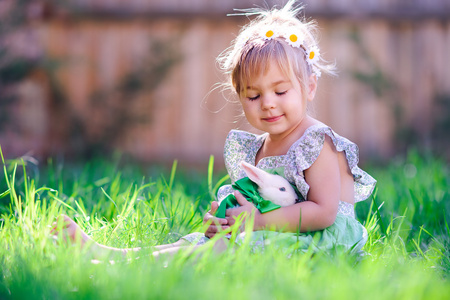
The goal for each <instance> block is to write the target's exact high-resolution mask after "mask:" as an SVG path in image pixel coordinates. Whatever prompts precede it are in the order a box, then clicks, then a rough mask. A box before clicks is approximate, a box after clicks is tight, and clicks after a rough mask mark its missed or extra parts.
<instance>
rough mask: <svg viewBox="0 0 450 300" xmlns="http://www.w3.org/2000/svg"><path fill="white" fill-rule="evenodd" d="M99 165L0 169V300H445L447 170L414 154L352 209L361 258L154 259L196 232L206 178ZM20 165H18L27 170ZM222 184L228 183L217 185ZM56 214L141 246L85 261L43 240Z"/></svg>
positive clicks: (274, 253) (15, 164)
mask: <svg viewBox="0 0 450 300" xmlns="http://www.w3.org/2000/svg"><path fill="white" fill-rule="evenodd" d="M118 161H119V160H117V162H116V163H108V162H106V161H102V160H98V161H91V162H89V163H87V164H84V165H83V166H82V167H79V166H76V165H75V166H65V165H63V164H61V163H52V162H49V163H48V165H47V166H46V167H45V168H36V167H33V165H32V164H30V163H28V164H27V162H26V161H23V160H16V161H6V162H5V161H4V164H3V176H2V177H0V188H1V189H0V212H1V217H0V219H1V221H0V298H1V299H3V298H15V299H17V298H27V299H32V298H50V299H57V298H62V299H70V298H76V299H80V298H87V299H90V298H92V299H99V298H102V299H130V298H145V299H148V298H156V299H159V298H168V299H177V298H181V299H195V298H214V299H229V298H235V299H297V298H300V299H302V298H314V299H330V298H333V299H340V298H345V299H348V298H354V299H362V298H364V299H386V298H387V299H393V298H395V299H425V298H427V299H428V298H432V299H434V298H436V299H444V298H445V297H447V296H448V295H449V294H450V281H449V280H450V279H449V269H450V261H449V257H450V238H449V233H450V230H449V226H448V220H449V211H450V207H449V205H450V201H449V200H450V196H449V191H448V186H449V170H448V166H447V164H446V163H445V162H443V161H441V160H439V159H436V158H432V157H423V156H421V155H419V154H417V153H414V152H411V153H410V155H409V156H408V157H406V158H405V159H397V160H394V161H392V162H391V163H390V164H389V165H387V166H385V167H372V168H370V170H369V172H370V173H371V174H372V175H373V176H374V177H375V178H377V179H378V189H377V191H376V193H375V194H374V196H373V197H372V198H371V199H369V200H367V201H365V202H362V203H359V204H358V205H357V213H358V218H359V219H360V221H361V222H362V223H363V224H364V225H365V227H366V228H367V230H368V232H369V241H368V243H367V244H366V246H365V248H364V251H365V255H348V254H345V253H341V252H333V251H332V252H329V253H312V252H307V253H306V254H305V253H297V252H296V251H295V249H285V250H284V251H280V250H279V249H277V248H276V247H275V246H274V247H270V246H269V247H268V248H267V249H266V251H265V252H264V253H252V251H251V250H250V247H249V246H248V245H246V244H245V243H244V245H242V246H240V247H231V248H230V249H229V250H228V251H226V252H225V253H223V254H220V255H217V254H215V253H213V252H212V250H211V249H209V248H207V249H205V250H203V251H202V252H201V253H198V254H199V255H198V256H197V255H196V256H191V257H189V256H188V255H187V254H186V253H179V254H178V255H176V256H174V257H172V258H169V257H167V258H162V259H160V260H155V259H154V258H153V257H152V256H151V255H150V252H151V247H152V246H154V245H157V244H161V243H167V242H174V241H176V240H178V239H179V237H180V236H183V235H185V234H187V233H189V232H193V231H201V230H202V218H203V214H204V212H205V211H206V210H208V209H209V207H208V204H209V202H210V200H211V195H212V194H214V192H215V190H216V189H217V187H218V185H216V183H217V182H223V180H224V179H223V180H222V178H223V176H222V175H217V174H213V167H212V165H213V163H212V162H211V163H210V165H209V168H208V170H207V172H206V170H205V174H199V173H198V174H197V173H196V174H193V173H189V172H190V171H188V170H179V166H177V164H176V162H175V163H174V164H173V166H172V168H171V169H170V168H169V169H167V168H161V169H158V168H155V169H153V170H151V171H149V170H148V169H147V170H146V169H145V168H143V167H142V166H141V167H137V166H133V165H131V166H124V165H122V164H120V163H119V162H118ZM25 165H26V166H25ZM225 179H226V178H225ZM61 213H64V214H67V215H69V216H70V217H72V218H74V219H75V220H76V221H77V223H78V224H79V225H80V226H81V227H82V228H83V229H84V230H85V231H86V232H88V234H89V235H90V236H92V237H93V238H94V239H95V240H96V241H97V242H100V243H104V244H107V245H110V246H116V247H138V246H142V247H148V248H147V249H146V250H144V251H143V252H142V253H139V254H130V255H129V256H128V257H127V258H122V257H112V258H113V259H114V263H110V262H108V260H107V259H106V260H105V261H103V262H102V263H100V264H93V263H91V256H90V255H89V254H88V253H87V250H81V251H80V249H79V248H78V247H76V245H75V246H72V245H68V244H67V243H59V242H55V241H54V240H53V239H51V238H49V236H50V229H51V227H52V223H53V222H54V220H55V217H56V216H58V215H59V214H61Z"/></svg>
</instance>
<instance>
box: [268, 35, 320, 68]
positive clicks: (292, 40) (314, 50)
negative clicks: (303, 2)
mask: <svg viewBox="0 0 450 300" xmlns="http://www.w3.org/2000/svg"><path fill="white" fill-rule="evenodd" d="M260 36H261V37H262V38H263V39H264V40H272V39H275V38H283V39H284V40H285V41H286V43H288V44H289V45H291V46H292V47H294V48H302V49H303V50H304V51H305V60H306V62H307V63H308V65H309V66H310V67H311V71H312V72H313V73H314V74H316V76H317V77H320V75H322V73H321V72H320V69H319V68H318V67H317V66H316V65H315V64H316V63H317V62H318V61H319V57H320V52H319V48H318V47H317V46H315V45H314V46H311V47H310V48H308V47H306V45H305V41H304V40H303V39H301V38H300V37H299V36H298V35H297V34H295V33H286V32H283V31H276V30H273V29H271V28H267V29H265V30H263V31H262V32H261V35H260Z"/></svg>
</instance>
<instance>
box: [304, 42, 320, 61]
mask: <svg viewBox="0 0 450 300" xmlns="http://www.w3.org/2000/svg"><path fill="white" fill-rule="evenodd" d="M319 57H320V51H319V48H318V47H317V46H312V47H311V48H310V49H307V50H306V61H307V62H308V64H309V65H310V66H312V65H313V64H315V63H316V62H318V61H319Z"/></svg>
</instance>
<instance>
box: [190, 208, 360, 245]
mask: <svg viewBox="0 0 450 300" xmlns="http://www.w3.org/2000/svg"><path fill="white" fill-rule="evenodd" d="M182 239H183V240H185V241H187V242H189V243H190V244H192V245H201V244H204V243H206V242H208V240H209V239H208V238H207V237H205V236H204V234H203V233H200V232H194V233H191V234H188V235H187V236H184V237H182ZM366 241H367V231H366V229H365V228H364V226H362V225H361V223H359V222H358V221H357V220H356V219H355V218H353V217H351V216H345V215H341V214H338V215H337V216H336V221H335V222H334V224H333V225H331V226H330V227H328V228H326V229H324V230H319V231H314V232H309V233H300V234H297V233H292V232H278V231H267V230H261V231H253V232H250V234H247V233H246V232H242V233H240V234H239V235H238V236H237V237H236V239H235V242H236V244H238V245H246V244H248V245H249V246H250V247H251V249H252V251H254V252H257V251H263V250H264V249H265V248H266V247H269V246H270V247H275V248H276V249H280V250H288V251H303V252H306V251H308V250H312V251H314V252H318V251H334V250H337V251H346V252H351V253H356V252H358V251H360V250H361V249H362V247H363V246H364V244H365V243H366Z"/></svg>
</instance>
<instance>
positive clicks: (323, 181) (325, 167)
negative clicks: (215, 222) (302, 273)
mask: <svg viewBox="0 0 450 300" xmlns="http://www.w3.org/2000/svg"><path fill="white" fill-rule="evenodd" d="M304 174H305V180H306V182H307V183H308V185H309V186H310V189H309V192H308V197H307V199H308V201H304V202H301V203H297V204H295V205H292V206H286V207H281V208H279V209H276V210H274V211H271V212H268V213H265V214H261V213H259V211H258V210H256V208H255V207H254V206H253V204H252V203H250V202H248V201H247V200H246V199H245V198H244V197H243V196H242V195H241V194H239V193H236V199H237V200H238V202H239V204H240V205H241V207H237V208H233V209H228V210H227V219H228V223H229V224H230V223H233V221H232V219H234V217H236V216H237V215H239V214H240V213H241V212H243V211H247V212H249V213H250V212H252V211H255V221H254V230H262V229H264V228H271V229H277V230H285V231H292V232H296V231H297V230H298V227H299V225H301V226H300V231H301V232H306V231H315V230H321V229H325V228H327V227H329V226H331V225H332V224H333V223H334V221H335V219H336V215H337V211H338V206H339V200H340V194H341V186H340V172H339V162H338V152H337V150H336V148H335V147H334V145H333V143H332V141H331V139H330V138H329V137H328V136H326V138H325V142H324V145H323V148H322V151H321V152H320V154H319V156H318V158H317V159H316V161H315V162H314V163H313V164H312V165H311V167H310V168H309V169H307V170H305V171H304ZM300 215H301V224H299V221H300ZM230 225H231V224H230Z"/></svg>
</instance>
